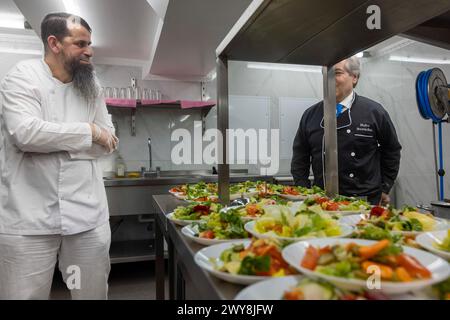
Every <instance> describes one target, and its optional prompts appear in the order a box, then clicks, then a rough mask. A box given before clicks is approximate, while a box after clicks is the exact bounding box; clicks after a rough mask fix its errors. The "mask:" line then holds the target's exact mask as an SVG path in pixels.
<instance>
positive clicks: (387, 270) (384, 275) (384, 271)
mask: <svg viewBox="0 0 450 320" xmlns="http://www.w3.org/2000/svg"><path fill="white" fill-rule="evenodd" d="M371 266H375V267H377V268H378V269H379V270H380V276H381V279H384V280H392V277H393V276H394V270H392V268H391V267H389V266H387V265H385V264H381V263H376V262H373V261H364V262H363V263H362V264H361V267H362V268H363V271H364V272H366V273H369V272H367V269H368V268H369V267H371Z"/></svg>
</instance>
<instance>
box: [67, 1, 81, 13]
mask: <svg viewBox="0 0 450 320" xmlns="http://www.w3.org/2000/svg"><path fill="white" fill-rule="evenodd" d="M63 3H64V7H65V8H66V12H67V13H70V14H74V15H77V16H81V10H80V6H79V5H78V4H77V3H76V1H75V0H63Z"/></svg>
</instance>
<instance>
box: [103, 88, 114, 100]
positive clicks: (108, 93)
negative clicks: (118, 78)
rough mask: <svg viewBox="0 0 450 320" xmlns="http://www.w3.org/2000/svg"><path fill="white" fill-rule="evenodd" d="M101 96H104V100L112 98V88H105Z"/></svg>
mask: <svg viewBox="0 0 450 320" xmlns="http://www.w3.org/2000/svg"><path fill="white" fill-rule="evenodd" d="M103 95H104V96H105V99H108V98H112V88H111V87H106V88H105V91H104V92H103Z"/></svg>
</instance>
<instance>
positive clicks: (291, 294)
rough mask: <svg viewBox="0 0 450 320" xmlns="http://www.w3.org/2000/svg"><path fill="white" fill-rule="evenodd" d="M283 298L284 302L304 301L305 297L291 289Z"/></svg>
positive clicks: (297, 290)
mask: <svg viewBox="0 0 450 320" xmlns="http://www.w3.org/2000/svg"><path fill="white" fill-rule="evenodd" d="M283 298H284V299H285V300H304V299H305V296H304V295H303V292H301V291H300V290H299V289H293V290H291V291H286V292H285V293H284V295H283Z"/></svg>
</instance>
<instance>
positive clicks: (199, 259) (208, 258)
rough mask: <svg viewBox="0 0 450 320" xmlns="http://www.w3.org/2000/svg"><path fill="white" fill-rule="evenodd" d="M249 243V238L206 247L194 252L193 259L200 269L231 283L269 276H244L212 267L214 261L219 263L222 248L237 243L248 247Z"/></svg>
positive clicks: (249, 282)
mask: <svg viewBox="0 0 450 320" xmlns="http://www.w3.org/2000/svg"><path fill="white" fill-rule="evenodd" d="M250 243H251V241H250V240H241V241H233V242H228V243H221V244H216V245H213V246H210V247H206V248H204V249H202V250H200V251H198V252H197V253H196V254H195V256H194V260H195V262H196V263H197V264H198V265H199V266H200V267H201V268H202V269H204V270H206V271H208V272H209V273H211V274H212V275H214V276H216V277H217V278H220V279H222V280H225V281H228V282H231V283H236V284H244V285H247V284H252V283H255V282H258V281H261V280H265V279H268V278H270V277H266V276H246V275H238V274H231V273H228V272H223V271H219V270H216V269H215V268H214V265H215V263H219V265H220V263H221V261H220V259H219V257H220V254H221V253H222V252H223V251H224V250H226V249H229V248H231V247H232V245H239V244H242V245H244V247H248V246H249V245H250Z"/></svg>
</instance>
